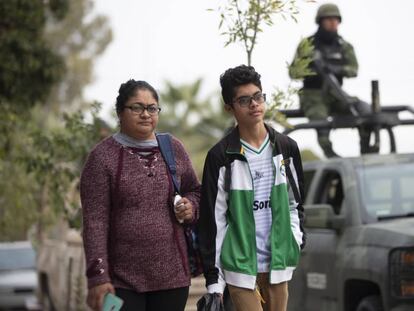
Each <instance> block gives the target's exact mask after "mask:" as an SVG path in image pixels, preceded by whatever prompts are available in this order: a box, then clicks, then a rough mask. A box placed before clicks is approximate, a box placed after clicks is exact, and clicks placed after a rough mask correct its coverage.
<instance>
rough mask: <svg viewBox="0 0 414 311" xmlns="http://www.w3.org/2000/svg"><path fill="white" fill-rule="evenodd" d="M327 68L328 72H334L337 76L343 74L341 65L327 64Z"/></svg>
mask: <svg viewBox="0 0 414 311" xmlns="http://www.w3.org/2000/svg"><path fill="white" fill-rule="evenodd" d="M325 70H326V72H328V73H332V74H334V75H335V76H341V75H343V69H342V66H341V65H332V64H326V65H325Z"/></svg>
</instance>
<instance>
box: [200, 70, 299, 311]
mask: <svg viewBox="0 0 414 311" xmlns="http://www.w3.org/2000/svg"><path fill="white" fill-rule="evenodd" d="M220 84H221V88H222V91H221V93H222V96H223V100H224V103H225V110H226V111H228V112H229V113H231V114H232V115H233V116H234V117H235V119H236V121H237V126H236V127H235V128H234V129H233V130H232V131H231V132H230V133H229V134H228V135H227V136H226V137H224V138H223V139H222V140H220V141H219V142H218V143H217V144H216V145H215V146H214V147H213V148H211V150H210V151H209V152H208V154H207V157H206V160H205V165H204V172H203V184H202V194H201V202H200V204H201V208H200V219H199V239H200V250H201V254H202V259H203V265H204V276H205V278H206V285H207V290H208V292H209V293H219V294H222V293H223V291H224V288H225V285H226V283H227V285H228V288H229V292H230V296H231V299H232V301H233V305H234V307H235V309H236V310H237V311H259V310H269V311H270V310H271V311H285V310H286V307H287V299H288V287H287V282H288V281H289V280H290V279H291V278H292V273H293V270H294V269H295V267H296V265H297V263H298V260H299V256H300V249H301V248H302V247H303V246H304V241H305V239H304V237H305V236H304V231H303V228H302V222H303V207H302V205H301V199H300V198H301V197H303V172H302V163H301V158H300V153H299V149H298V146H297V144H296V142H295V141H294V140H292V139H291V138H289V137H287V136H285V135H283V134H280V133H278V132H276V131H275V130H274V129H273V128H272V127H270V126H269V125H268V124H266V123H264V120H263V119H264V114H265V111H266V103H265V102H266V96H265V94H263V93H262V85H261V82H260V75H259V74H258V73H257V72H256V71H255V69H254V68H253V67H251V66H245V65H241V66H238V67H235V68H230V69H228V70H227V71H226V72H225V73H224V74H222V75H221V77H220ZM292 183H293V184H292Z"/></svg>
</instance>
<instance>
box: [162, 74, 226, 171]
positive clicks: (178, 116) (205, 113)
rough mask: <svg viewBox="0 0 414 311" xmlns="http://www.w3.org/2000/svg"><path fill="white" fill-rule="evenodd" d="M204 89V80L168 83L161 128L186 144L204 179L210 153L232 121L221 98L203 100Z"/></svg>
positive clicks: (212, 97) (164, 91)
mask: <svg viewBox="0 0 414 311" xmlns="http://www.w3.org/2000/svg"><path fill="white" fill-rule="evenodd" d="M201 86H202V80H201V79H198V80H196V81H194V82H193V83H190V84H182V85H174V84H172V83H171V82H168V81H167V82H166V87H165V89H164V90H163V91H161V94H160V95H161V103H162V105H161V108H162V111H161V114H160V121H159V125H158V128H159V130H160V131H166V132H172V133H174V135H175V136H177V137H178V138H179V139H181V140H182V141H183V143H184V145H185V146H186V148H187V150H188V152H189V153H190V154H191V159H192V161H193V163H194V166H195V169H196V171H197V173H198V174H199V175H200V176H201V172H202V169H203V167H202V166H203V163H204V158H205V155H206V153H207V150H208V149H209V148H210V147H211V146H212V145H214V144H215V143H216V141H217V140H218V139H220V138H221V137H222V136H223V132H224V130H225V129H226V128H227V127H228V126H229V123H230V121H231V120H230V118H228V117H227V115H226V113H225V112H224V109H223V107H222V104H221V103H220V100H219V99H218V96H217V95H215V94H213V95H209V96H207V97H206V98H204V99H199V97H200V95H199V93H200V90H201ZM218 107H219V108H218Z"/></svg>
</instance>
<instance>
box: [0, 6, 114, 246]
mask: <svg viewBox="0 0 414 311" xmlns="http://www.w3.org/2000/svg"><path fill="white" fill-rule="evenodd" d="M72 3H74V2H72ZM76 3H77V4H78V5H80V6H81V4H85V6H84V7H82V8H83V9H84V10H83V9H82V8H79V7H73V6H72V7H69V2H68V1H67V0H49V1H43V0H16V1H2V2H0V17H1V18H0V134H1V136H0V237H1V238H0V239H2V240H5V239H24V238H26V231H27V229H28V228H29V227H30V226H31V225H32V224H33V223H38V228H39V229H40V231H41V230H42V229H43V228H44V225H45V224H47V223H48V222H51V221H53V219H54V218H55V217H56V216H57V215H61V214H66V215H67V216H71V215H70V214H71V213H73V211H76V210H78V209H79V202H77V201H78V200H77V196H76V195H75V196H72V197H71V196H70V193H71V189H74V191H75V192H76V191H77V189H76V186H77V179H78V177H79V173H80V167H81V163H83V160H84V158H85V156H86V152H87V151H89V150H90V148H91V147H92V146H93V144H95V143H96V142H97V141H98V140H99V138H100V137H101V136H99V135H101V130H102V128H103V125H104V124H103V123H102V121H101V120H100V119H99V118H97V111H98V106H96V105H95V108H94V109H93V110H92V117H91V119H92V123H90V122H86V121H85V118H84V116H83V114H82V113H81V112H77V113H74V114H72V115H67V114H63V115H62V114H60V115H56V119H57V120H60V121H63V122H55V123H54V124H53V126H50V125H46V124H45V122H44V121H45V113H44V111H43V113H40V112H39V111H41V110H42V107H43V106H44V104H45V102H46V101H47V99H50V97H49V95H50V92H51V90H52V88H53V86H54V85H55V84H56V83H58V82H59V81H61V79H62V78H63V77H64V79H65V80H66V81H70V83H67V85H74V84H71V83H72V82H73V81H71V79H68V76H71V77H74V76H76V74H74V73H75V72H76V70H77V68H79V67H82V65H84V64H88V65H87V66H86V65H85V67H87V68H86V69H87V70H85V74H84V77H88V79H90V70H91V66H92V64H93V62H92V60H88V57H89V58H93V57H94V56H96V55H99V54H100V53H101V52H102V51H103V49H104V48H105V47H106V46H107V44H108V38H109V37H110V36H109V37H108V29H107V28H106V26H105V25H106V24H105V22H104V21H105V19H99V18H98V19H96V18H95V19H91V22H89V23H87V24H82V27H80V28H79V31H78V32H76V31H75V32H73V30H74V29H75V27H77V26H78V25H73V27H72V34H74V33H75V34H76V35H73V36H74V37H76V38H74V39H73V40H72V41H71V40H69V39H68V40H67V42H65V44H66V45H65V44H63V43H62V45H59V43H58V40H57V39H56V38H55V39H56V40H52V38H53V35H52V34H53V33H55V32H54V31H56V33H55V34H56V35H57V33H58V30H59V29H60V30H61V31H63V30H64V29H62V28H59V27H61V26H60V25H61V23H63V21H65V23H67V27H69V24H70V21H68V20H67V19H66V18H70V17H71V16H74V15H75V16H77V17H78V18H81V17H80V16H81V15H82V14H84V15H82V18H85V16H86V15H88V14H89V13H90V11H88V10H86V9H85V8H86V7H89V8H91V2H90V1H89V0H79V1H77V2H76ZM78 10H80V12H81V13H82V14H74V13H73V12H77V11H78ZM88 17H90V15H88ZM74 21H76V19H75V20H72V22H74ZM68 23H69V24H68ZM46 25H47V27H48V29H49V30H50V31H49V32H48V35H49V37H48V38H49V39H48V40H45V37H44V34H45V27H46ZM99 26H102V27H101V28H99ZM54 27H56V28H54ZM53 29H55V30H53ZM102 29H103V32H102V35H97V34H96V33H95V32H99V31H100V30H102ZM68 33H70V31H69V29H68ZM92 33H93V35H96V37H94V38H93V39H95V38H98V39H99V40H95V41H94V40H92V37H93V36H92ZM61 34H62V32H61ZM105 34H106V35H105ZM68 36H69V35H68ZM90 40H92V42H93V44H88V42H89V41H90ZM77 42H78V43H79V46H77V45H76V43H77ZM53 43H55V44H56V45H53ZM80 43H82V44H80ZM62 46H63V47H64V48H63V50H60V49H59V47H62ZM64 52H67V53H68V54H65V53H64ZM63 57H65V58H68V59H71V60H75V61H74V62H73V64H76V60H85V59H86V60H85V61H84V62H78V63H77V65H76V66H73V67H71V66H68V64H72V63H70V62H69V61H66V59H65V61H64V60H63ZM84 58H85V59H84ZM80 64H82V65H80ZM78 76H79V75H78ZM88 79H79V81H80V82H81V83H80V84H76V83H77V82H76V83H75V84H76V87H72V89H75V90H76V91H74V92H71V94H75V95H72V98H75V99H79V98H81V95H78V94H81V86H82V84H83V83H86V82H88V81H90V80H88ZM73 80H76V78H73ZM68 98H69V97H68V96H66V97H65V100H68ZM104 127H105V126H104ZM74 207H75V208H74ZM39 236H40V235H39Z"/></svg>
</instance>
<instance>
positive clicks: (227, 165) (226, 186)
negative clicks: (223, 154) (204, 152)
mask: <svg viewBox="0 0 414 311" xmlns="http://www.w3.org/2000/svg"><path fill="white" fill-rule="evenodd" d="M225 161H226V162H225V163H224V167H225V168H226V171H225V172H224V191H225V192H226V193H227V194H229V193H230V184H231V165H230V160H229V159H227V158H226V160H225Z"/></svg>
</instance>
